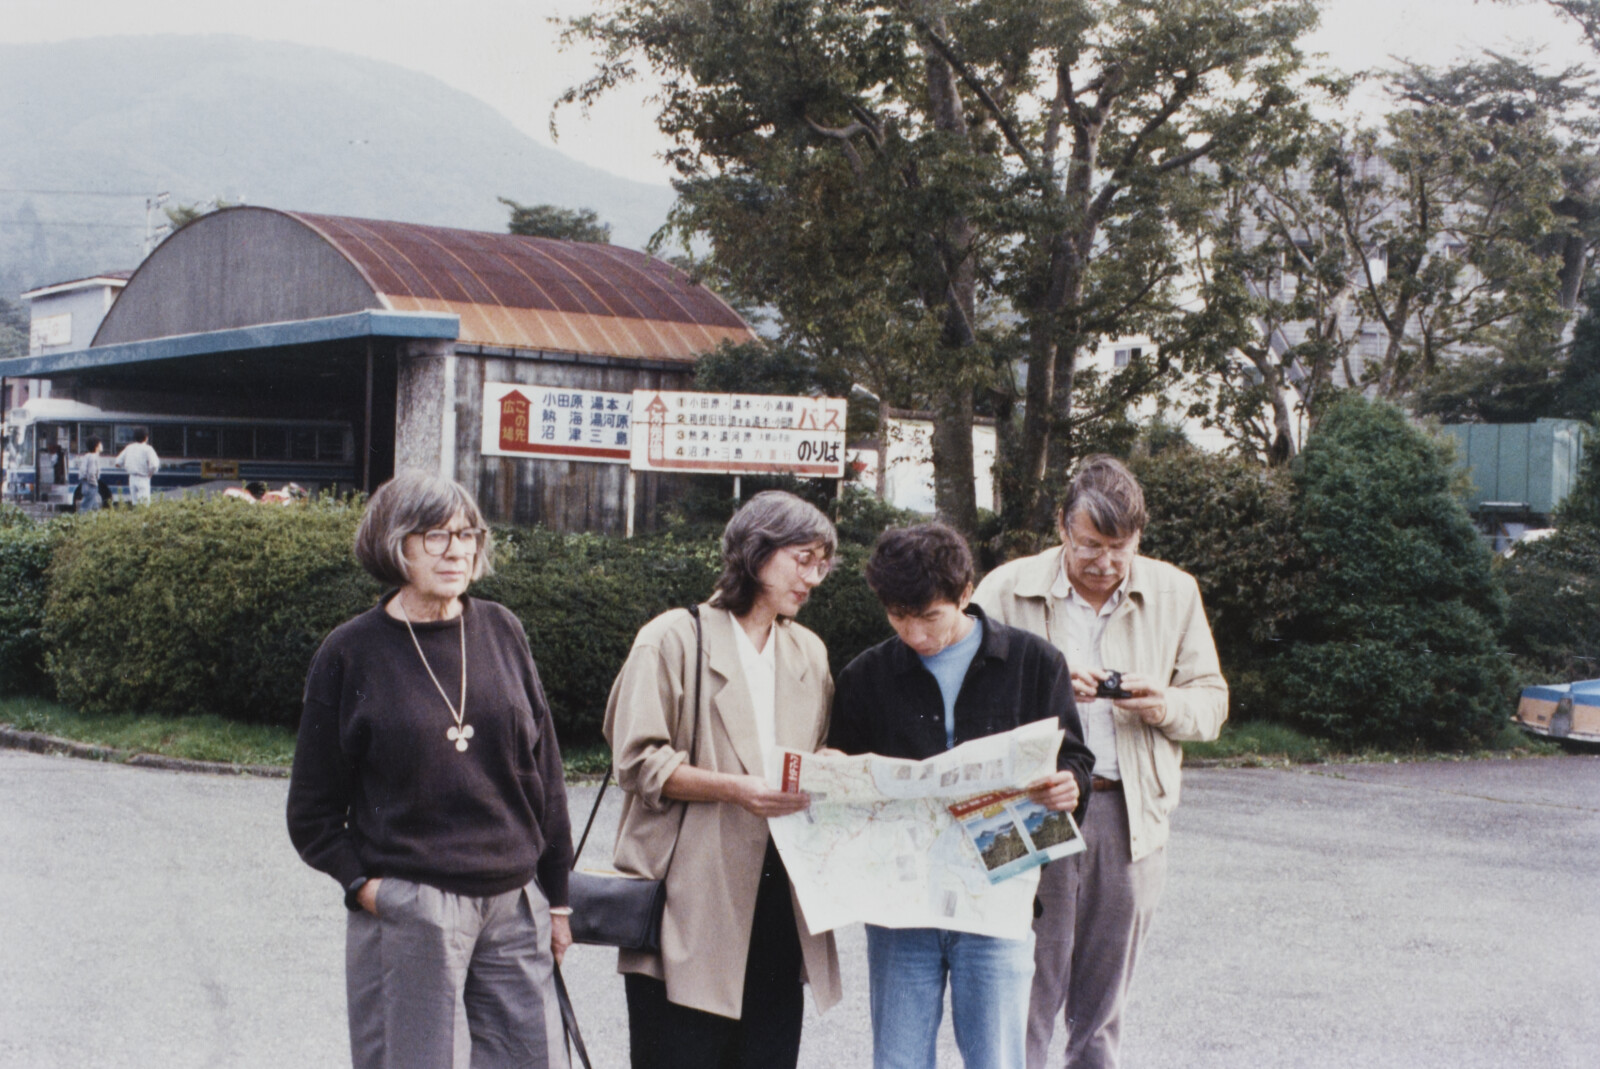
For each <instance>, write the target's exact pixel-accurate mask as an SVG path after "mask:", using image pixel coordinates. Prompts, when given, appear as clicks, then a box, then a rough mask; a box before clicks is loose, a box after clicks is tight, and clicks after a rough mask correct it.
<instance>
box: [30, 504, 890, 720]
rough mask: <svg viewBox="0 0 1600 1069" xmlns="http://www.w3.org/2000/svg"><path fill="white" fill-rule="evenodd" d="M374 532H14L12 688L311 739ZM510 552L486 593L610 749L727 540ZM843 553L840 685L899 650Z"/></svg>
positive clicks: (822, 614) (273, 515) (821, 625)
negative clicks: (654, 648)
mask: <svg viewBox="0 0 1600 1069" xmlns="http://www.w3.org/2000/svg"><path fill="white" fill-rule="evenodd" d="M359 517H360V510H359V509H357V508H354V507H348V506H344V505H339V504H334V503H328V502H318V503H312V504H308V505H304V506H300V507H297V508H268V507H263V506H251V505H247V504H243V503H238V502H233V501H229V500H226V499H222V498H217V499H214V500H212V501H209V502H202V501H199V500H188V501H182V502H170V503H159V504H156V505H152V506H150V507H148V508H141V509H132V510H130V509H114V510H109V511H106V512H98V513H93V514H90V515H87V516H83V517H78V518H77V519H75V520H64V521H58V522H57V523H56V524H52V525H50V527H48V528H39V527H34V526H33V525H31V524H25V525H23V526H20V527H16V528H0V575H3V576H6V577H9V578H11V582H9V583H8V584H7V586H6V588H5V589H6V591H7V596H8V597H9V600H6V599H0V620H3V621H5V622H7V623H9V624H11V626H9V627H8V628H7V629H6V632H5V634H4V635H3V636H0V672H4V673H5V674H4V675H3V676H0V680H4V681H5V682H6V685H7V686H8V687H10V688H11V689H13V690H20V689H25V685H27V681H28V680H30V679H32V680H33V681H34V683H35V684H38V683H43V682H48V680H46V679H45V675H44V672H48V674H49V680H53V682H54V684H55V686H56V688H57V691H58V693H59V694H60V696H61V698H62V700H64V701H66V702H68V703H70V704H72V705H75V706H77V707H79V708H81V709H84V710H86V711H89V712H141V713H157V714H168V715H188V714H197V713H216V714H218V715H220V716H223V717H227V718H229V719H233V720H244V721H254V722H264V723H276V724H285V725H293V724H295V723H296V722H297V721H298V719H299V715H300V705H301V694H302V691H303V689H304V684H305V674H306V669H307V668H308V667H309V665H310V663H311V658H312V655H313V654H314V653H315V652H316V649H317V646H318V645H319V644H320V643H321V642H322V639H323V638H324V637H325V636H326V635H327V633H328V632H329V631H331V630H332V629H333V628H334V627H336V626H338V625H339V624H340V623H342V622H343V621H345V620H347V619H349V618H350V617H352V616H354V615H356V614H357V613H359V612H362V611H364V610H365V609H367V608H370V607H371V606H372V604H373V603H374V601H375V600H376V598H377V596H378V595H379V593H380V589H379V586H378V584H377V583H376V582H374V581H373V580H372V579H370V578H369V577H367V576H366V574H365V573H364V572H362V571H361V569H360V567H359V565H357V564H356V562H355V560H354V558H353V556H352V554H351V551H350V544H351V540H352V538H353V537H354V532H355V526H356V523H357V521H358V519H359ZM495 534H496V538H497V540H498V542H499V546H498V549H499V554H498V557H497V563H496V572H495V574H494V575H492V576H489V577H487V578H486V579H484V580H482V581H480V582H478V583H477V584H475V585H474V587H473V591H472V592H473V594H475V595H477V596H480V597H484V598H488V599H492V600H495V601H499V602H501V603H503V604H504V605H506V606H507V607H508V608H510V609H511V610H512V611H513V612H514V613H516V614H517V616H518V617H519V618H520V619H521V620H522V622H523V626H524V627H525V628H526V629H527V631H528V638H529V644H530V646H531V647H532V650H533V655H534V659H535V661H536V662H537V663H538V665H539V671H540V675H541V677H542V679H543V682H544V686H545V690H546V692H547V694H548V695H549V698H550V705H551V710H552V712H553V714H554V716H555V720H556V727H557V730H558V731H559V732H560V735H561V738H562V739H563V740H564V741H565V742H568V743H581V742H593V741H596V740H598V739H599V738H600V725H601V720H602V718H603V715H604V712H605V702H606V697H607V695H608V694H609V693H610V690H611V682H612V680H613V679H614V678H615V677H616V674H617V671H618V670H619V669H620V668H621V667H622V662H623V661H624V660H625V659H626V657H627V654H628V649H629V648H630V647H631V646H632V644H633V638H634V635H635V634H636V633H637V632H638V630H639V628H641V627H642V626H644V624H645V623H646V622H647V621H648V620H650V619H651V618H652V617H654V616H656V615H658V614H660V613H662V612H665V611H666V610H668V609H671V608H674V607H678V606H685V605H690V604H693V603H695V602H698V601H702V600H704V599H705V598H706V597H707V596H708V595H709V594H710V592H711V587H712V583H713V582H714V581H715V579H716V576H717V573H718V571H719V570H720V564H719V556H718V543H717V540H716V538H713V537H710V536H708V535H701V536H698V537H693V538H688V539H686V538H683V537H681V536H676V535H672V534H667V535H659V536H656V537H653V538H641V539H635V540H633V541H626V540H623V539H611V538H603V537H600V536H596V535H559V534H554V533H552V532H549V531H545V530H540V529H523V528H499V529H497V530H496V532H495ZM52 547H55V551H54V558H53V563H49V562H51V557H52V553H51V550H52ZM840 552H841V557H840V561H839V566H838V567H837V569H836V570H835V573H834V574H833V575H831V576H830V577H829V578H828V580H827V582H825V583H823V584H822V585H821V586H820V587H818V588H817V590H816V592H815V593H814V594H813V596H812V599H811V601H810V602H809V603H808V604H807V605H806V607H805V608H804V609H803V610H802V612H801V616H800V620H801V622H802V623H804V624H806V625H807V626H808V627H810V628H812V629H813V630H815V631H816V632H818V634H820V635H821V636H822V637H823V640H824V641H826V642H827V643H828V647H829V652H830V655H831V657H832V660H833V663H834V667H835V668H836V669H837V668H838V667H840V666H842V665H843V664H844V663H846V662H847V661H848V660H849V659H850V658H852V657H854V656H855V655H856V654H857V653H859V652H860V651H861V650H862V649H865V648H866V647H867V646H869V645H871V644H872V643H874V642H877V641H880V640H881V639H882V638H884V637H886V636H887V635H888V634H889V633H890V632H889V627H888V623H887V621H886V620H885V618H884V616H883V612H882V610H881V609H879V608H878V604H877V599H876V598H874V597H873V596H872V593H871V591H869V590H868V589H867V586H866V582H865V580H864V579H863V578H862V576H861V566H862V563H863V562H864V561H865V558H866V554H867V551H866V550H865V549H864V548H862V547H859V546H852V545H849V544H846V545H844V546H842V547H841V551H840ZM47 563H48V570H47V568H46V565H47ZM46 577H48V580H47V581H48V596H46V594H45V585H46ZM30 613H31V614H32V615H30ZM7 614H9V615H7ZM30 621H31V623H30ZM41 621H42V632H41ZM44 650H47V651H48V652H47V653H43V654H42V655H41V651H44ZM41 666H42V668H43V671H41ZM29 673H32V674H31V676H30V674H29Z"/></svg>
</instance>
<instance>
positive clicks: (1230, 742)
mask: <svg viewBox="0 0 1600 1069" xmlns="http://www.w3.org/2000/svg"><path fill="white" fill-rule="evenodd" d="M1183 753H1184V756H1185V757H1187V758H1198V759H1200V760H1208V761H1226V762H1228V763H1230V764H1240V765H1263V764H1275V765H1282V764H1289V765H1306V764H1313V763H1316V762H1319V761H1328V760H1331V759H1333V758H1334V757H1335V756H1337V755H1336V753H1335V751H1334V749H1333V747H1332V746H1331V745H1330V744H1328V743H1327V742H1325V741H1323V740H1322V739H1315V738H1312V737H1311V736H1310V735H1306V734H1304V733H1302V732H1299V731H1296V730H1295V729H1294V728H1290V727H1284V726H1283V725H1282V724H1269V723H1266V722H1263V721H1259V720H1252V721H1244V722H1241V723H1234V722H1232V721H1230V722H1228V723H1226V724H1224V725H1223V726H1222V735H1221V737H1220V738H1218V739H1217V740H1216V741H1215V742H1186V743H1184V744H1183Z"/></svg>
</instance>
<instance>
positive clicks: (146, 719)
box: [0, 698, 611, 780]
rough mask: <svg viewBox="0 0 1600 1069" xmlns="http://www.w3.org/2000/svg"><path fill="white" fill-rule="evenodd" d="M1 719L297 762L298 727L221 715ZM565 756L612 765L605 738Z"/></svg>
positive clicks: (255, 760)
mask: <svg viewBox="0 0 1600 1069" xmlns="http://www.w3.org/2000/svg"><path fill="white" fill-rule="evenodd" d="M0 724H9V725H10V726H11V727H14V728H16V729H18V730H19V731H35V732H38V733H39V734H41V735H54V736H55V737H56V738H59V739H71V740H72V741H73V742H85V743H89V744H91V745H94V746H109V747H110V748H111V749H113V750H122V751H124V752H126V753H128V754H136V753H147V754H159V755H161V756H163V757H182V758H186V759H187V760H190V761H221V762H223V763H224V764H230V765H274V766H278V767H282V768H287V767H289V765H291V764H293V763H294V738H295V736H294V731H293V730H292V729H290V728H286V727H280V726H275V725H267V724H239V723H235V722H233V721H231V720H224V719H222V717H220V716H139V715H135V714H132V713H81V712H78V711H77V710H75V709H72V708H70V707H68V706H65V705H62V704H61V703H59V702H53V701H47V700H45V699H43V698H0ZM561 757H562V764H563V765H564V766H565V768H566V774H567V778H568V779H569V780H570V779H593V778H596V777H599V776H603V775H605V773H606V770H607V769H609V768H610V767H611V750H610V748H609V747H607V746H605V745H604V744H599V745H596V744H594V743H589V744H586V745H578V746H573V747H571V748H570V749H568V750H565V751H563V753H562V755H561Z"/></svg>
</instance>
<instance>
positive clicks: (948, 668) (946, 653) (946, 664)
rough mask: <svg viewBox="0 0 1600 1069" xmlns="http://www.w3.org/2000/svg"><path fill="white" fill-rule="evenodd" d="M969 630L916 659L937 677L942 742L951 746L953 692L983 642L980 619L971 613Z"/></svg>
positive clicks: (953, 719)
mask: <svg viewBox="0 0 1600 1069" xmlns="http://www.w3.org/2000/svg"><path fill="white" fill-rule="evenodd" d="M971 619H972V630H971V631H968V632H967V637H966V638H964V639H961V640H960V641H958V642H952V643H951V644H950V645H948V646H946V647H945V648H944V649H942V650H940V651H939V652H938V653H936V654H934V655H933V656H932V657H924V656H922V655H921V654H920V653H919V654H917V659H918V660H920V661H921V662H922V664H923V667H925V668H927V670H928V671H930V672H932V673H933V678H934V679H936V680H938V681H939V693H940V695H942V696H943V697H944V746H945V749H947V750H948V749H951V748H952V747H954V746H955V744H956V696H957V695H958V694H960V693H961V682H962V680H964V679H966V678H967V668H968V667H969V666H971V664H972V658H974V657H976V656H977V655H978V647H979V646H981V645H983V621H982V620H980V619H978V618H977V617H976V616H974V617H972V618H971Z"/></svg>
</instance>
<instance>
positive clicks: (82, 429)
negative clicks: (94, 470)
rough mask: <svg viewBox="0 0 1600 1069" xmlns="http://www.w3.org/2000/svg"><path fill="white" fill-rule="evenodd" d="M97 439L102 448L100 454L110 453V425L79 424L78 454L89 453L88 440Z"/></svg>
mask: <svg viewBox="0 0 1600 1069" xmlns="http://www.w3.org/2000/svg"><path fill="white" fill-rule="evenodd" d="M90 438H98V439H100V444H101V445H102V446H103V447H104V449H103V450H102V452H106V453H109V452H111V424H109V423H80V424H79V425H78V452H80V453H87V452H88V451H89V439H90Z"/></svg>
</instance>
